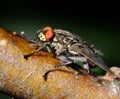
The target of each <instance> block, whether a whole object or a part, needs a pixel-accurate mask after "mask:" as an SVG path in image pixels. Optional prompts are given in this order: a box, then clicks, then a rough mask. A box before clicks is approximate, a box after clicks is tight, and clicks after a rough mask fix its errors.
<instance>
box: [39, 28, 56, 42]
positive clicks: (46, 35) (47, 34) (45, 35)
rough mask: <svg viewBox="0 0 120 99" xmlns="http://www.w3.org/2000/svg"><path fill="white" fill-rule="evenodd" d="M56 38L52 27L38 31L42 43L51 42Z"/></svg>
mask: <svg viewBox="0 0 120 99" xmlns="http://www.w3.org/2000/svg"><path fill="white" fill-rule="evenodd" d="M53 37H54V31H53V29H52V28H51V27H50V26H46V27H44V28H43V29H42V30H40V31H38V39H39V40H40V41H43V42H44V41H50V40H51V39H52V38H53Z"/></svg>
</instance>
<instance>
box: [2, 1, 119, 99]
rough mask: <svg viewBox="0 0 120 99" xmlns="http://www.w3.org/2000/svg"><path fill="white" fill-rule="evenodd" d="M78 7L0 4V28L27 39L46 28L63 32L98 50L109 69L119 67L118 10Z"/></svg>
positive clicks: (68, 3) (55, 3) (57, 3)
mask: <svg viewBox="0 0 120 99" xmlns="http://www.w3.org/2000/svg"><path fill="white" fill-rule="evenodd" d="M81 6H82V4H81V3H80V2H76V1H70V0H69V1H61V0H59V1H57V0H56V1H51V0H49V1H45V0H44V1H39V2H38V1H36V0H29V1H27V0H26V1H25V0H24V1H22V0H20V1H19V0H16V1H14V0H13V1H12V0H9V1H1V2H0V11H1V12H0V27H4V28H6V29H8V30H11V31H16V32H17V33H20V31H25V32H26V34H27V36H28V38H35V36H36V31H37V30H39V29H41V28H43V27H44V26H46V25H50V26H52V27H53V28H61V29H65V30H68V31H70V32H72V33H76V34H78V35H80V36H82V38H83V39H84V40H86V41H89V42H90V43H92V44H94V45H95V46H96V47H97V48H98V49H100V50H101V51H102V52H103V53H104V57H103V59H104V61H105V62H106V64H107V65H108V66H115V65H116V66H120V62H119V55H120V44H119V43H120V28H119V27H120V20H119V19H120V18H119V8H81ZM0 97H2V95H0ZM2 98H3V97H2ZM5 98H6V99H7V97H4V99H5Z"/></svg>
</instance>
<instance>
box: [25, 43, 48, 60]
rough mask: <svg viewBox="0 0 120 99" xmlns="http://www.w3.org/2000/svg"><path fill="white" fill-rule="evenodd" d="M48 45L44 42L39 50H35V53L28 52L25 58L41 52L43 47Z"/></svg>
mask: <svg viewBox="0 0 120 99" xmlns="http://www.w3.org/2000/svg"><path fill="white" fill-rule="evenodd" d="M46 46H47V44H46V43H44V44H43V45H42V46H40V47H39V48H38V49H37V50H35V51H34V52H33V53H30V54H28V55H24V58H25V59H28V57H30V56H31V55H33V54H35V53H37V52H39V51H40V50H42V49H43V48H45V47H46Z"/></svg>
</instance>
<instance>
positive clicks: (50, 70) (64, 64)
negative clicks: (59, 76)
mask: <svg viewBox="0 0 120 99" xmlns="http://www.w3.org/2000/svg"><path fill="white" fill-rule="evenodd" d="M72 63H73V61H69V62H66V63H62V64H58V65H56V66H54V67H52V68H51V69H49V70H48V71H47V72H45V74H44V75H43V77H44V80H45V81H46V80H47V75H48V74H49V73H50V72H52V71H54V69H55V68H58V67H61V66H67V65H68V64H72Z"/></svg>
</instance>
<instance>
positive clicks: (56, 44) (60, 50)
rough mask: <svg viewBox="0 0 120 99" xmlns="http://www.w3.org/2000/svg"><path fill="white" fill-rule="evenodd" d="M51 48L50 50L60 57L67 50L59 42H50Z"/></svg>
mask: <svg viewBox="0 0 120 99" xmlns="http://www.w3.org/2000/svg"><path fill="white" fill-rule="evenodd" d="M51 46H52V48H54V50H55V54H56V55H60V54H61V53H64V52H65V51H66V50H67V49H66V47H65V46H64V45H63V44H61V43H59V42H52V43H51Z"/></svg>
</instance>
